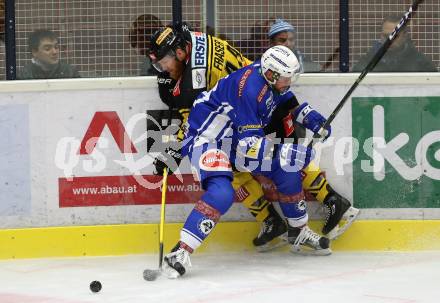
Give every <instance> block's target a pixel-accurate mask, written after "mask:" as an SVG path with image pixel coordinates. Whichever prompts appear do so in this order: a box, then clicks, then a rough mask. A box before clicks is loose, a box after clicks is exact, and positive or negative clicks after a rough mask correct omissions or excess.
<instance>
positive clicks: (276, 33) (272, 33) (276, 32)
mask: <svg viewBox="0 0 440 303" xmlns="http://www.w3.org/2000/svg"><path fill="white" fill-rule="evenodd" d="M295 33H296V28H295V27H294V26H293V25H292V24H290V23H288V22H286V21H284V20H282V19H276V20H275V22H274V23H273V24H272V26H271V27H270V30H269V33H268V35H269V40H270V46H275V45H284V46H287V47H288V48H290V49H291V50H292V51H293V53H294V54H295V56H296V57H297V58H298V61H299V63H300V64H301V67H302V70H301V72H306V73H307V72H309V73H313V72H319V71H320V70H321V67H320V66H319V64H318V63H316V62H313V61H311V60H309V59H308V58H306V57H305V56H304V54H303V53H302V52H301V51H300V50H299V49H297V48H296V43H295Z"/></svg>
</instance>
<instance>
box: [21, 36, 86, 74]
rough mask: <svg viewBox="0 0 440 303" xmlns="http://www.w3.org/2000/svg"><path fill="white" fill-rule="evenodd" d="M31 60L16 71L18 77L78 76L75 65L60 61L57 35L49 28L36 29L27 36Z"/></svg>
mask: <svg viewBox="0 0 440 303" xmlns="http://www.w3.org/2000/svg"><path fill="white" fill-rule="evenodd" d="M28 47H29V51H30V52H31V53H32V61H31V62H30V63H29V64H27V65H25V67H24V68H23V70H21V71H20V72H19V73H18V77H17V78H18V79H20V80H25V79H57V78H79V77H80V76H79V73H78V71H77V70H76V68H75V67H73V66H71V65H69V64H67V63H65V62H62V61H60V48H59V45H58V37H57V36H56V34H55V33H54V32H52V31H50V30H44V29H40V30H36V31H34V32H32V33H31V34H30V35H29V38H28Z"/></svg>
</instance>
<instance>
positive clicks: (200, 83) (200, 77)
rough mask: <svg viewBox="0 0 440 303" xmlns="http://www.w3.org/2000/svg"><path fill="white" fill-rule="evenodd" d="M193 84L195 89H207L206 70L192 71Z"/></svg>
mask: <svg viewBox="0 0 440 303" xmlns="http://www.w3.org/2000/svg"><path fill="white" fill-rule="evenodd" d="M192 83H193V88H194V89H199V88H205V87H206V69H204V68H197V69H193V70H192Z"/></svg>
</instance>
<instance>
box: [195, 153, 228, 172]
mask: <svg viewBox="0 0 440 303" xmlns="http://www.w3.org/2000/svg"><path fill="white" fill-rule="evenodd" d="M199 167H200V169H201V170H206V171H231V170H232V167H231V163H230V162H229V157H228V155H226V153H225V152H224V151H222V150H219V149H210V150H207V151H206V152H204V153H203V154H202V156H201V157H200V160H199Z"/></svg>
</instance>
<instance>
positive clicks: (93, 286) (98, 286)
mask: <svg viewBox="0 0 440 303" xmlns="http://www.w3.org/2000/svg"><path fill="white" fill-rule="evenodd" d="M101 289H102V284H101V282H99V281H93V282H91V283H90V290H91V291H92V292H99V291H100V290H101Z"/></svg>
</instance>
